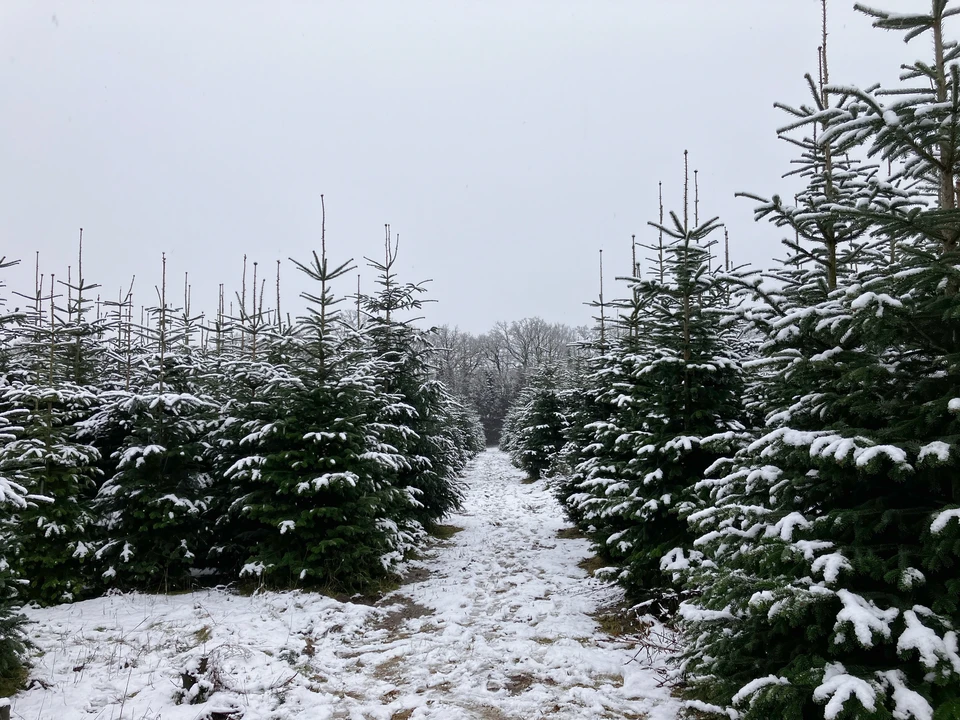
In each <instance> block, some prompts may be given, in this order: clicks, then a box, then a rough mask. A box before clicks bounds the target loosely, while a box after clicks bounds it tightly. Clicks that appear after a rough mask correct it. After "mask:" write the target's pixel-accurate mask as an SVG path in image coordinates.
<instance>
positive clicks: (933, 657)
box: [897, 606, 960, 675]
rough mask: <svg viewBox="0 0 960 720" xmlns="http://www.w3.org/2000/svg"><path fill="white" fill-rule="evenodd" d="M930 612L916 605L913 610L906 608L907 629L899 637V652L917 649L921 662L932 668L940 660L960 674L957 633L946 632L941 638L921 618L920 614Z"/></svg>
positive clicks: (902, 653)
mask: <svg viewBox="0 0 960 720" xmlns="http://www.w3.org/2000/svg"><path fill="white" fill-rule="evenodd" d="M922 614H929V610H926V609H925V608H921V607H918V606H914V608H913V609H912V610H905V611H904V613H903V619H904V621H905V622H906V624H907V627H906V629H905V630H904V631H903V632H902V633H901V634H900V637H899V638H898V639H897V653H898V654H900V655H906V654H907V653H909V652H910V651H911V650H916V651H917V652H918V653H919V655H920V662H922V663H923V664H924V666H926V667H927V668H930V669H931V670H932V669H933V668H935V667H937V665H938V664H939V663H940V662H945V663H947V664H949V665H950V666H952V668H953V672H954V673H956V674H958V675H960V654H958V653H957V634H956V633H955V632H953V631H948V632H946V633H944V636H943V637H942V638H941V637H940V636H939V635H938V634H937V633H936V632H934V630H933V629H932V628H930V627H928V626H926V625H924V624H923V622H922V621H921V620H920V617H919V616H920V615H922Z"/></svg>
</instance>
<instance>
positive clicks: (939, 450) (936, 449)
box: [918, 440, 950, 463]
mask: <svg viewBox="0 0 960 720" xmlns="http://www.w3.org/2000/svg"><path fill="white" fill-rule="evenodd" d="M927 456H932V457H935V458H936V459H937V460H939V461H940V462H942V463H945V462H947V461H948V460H949V459H950V446H949V445H948V444H947V443H945V442H943V441H941V440H934V441H933V442H932V443H927V444H926V445H924V446H923V447H922V448H920V456H919V458H918V459H919V460H923V459H924V458H925V457H927Z"/></svg>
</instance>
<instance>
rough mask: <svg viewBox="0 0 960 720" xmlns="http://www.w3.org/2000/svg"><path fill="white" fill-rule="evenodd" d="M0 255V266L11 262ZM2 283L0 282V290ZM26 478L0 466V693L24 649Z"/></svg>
mask: <svg viewBox="0 0 960 720" xmlns="http://www.w3.org/2000/svg"><path fill="white" fill-rule="evenodd" d="M15 264H16V263H15V262H10V261H7V260H6V258H4V257H0V270H2V269H4V268H8V267H11V266H13V265H15ZM3 287H4V284H3V283H2V282H0V290H2V288H3ZM4 305H5V298H4V297H2V296H0V357H5V356H6V355H7V352H8V349H9V348H8V345H9V341H10V334H9V331H8V326H9V325H10V324H12V322H13V321H15V320H16V319H17V316H16V315H15V314H13V313H9V312H7V311H6V308H5V307H4ZM4 370H5V368H2V369H0V387H4V386H5V385H6V383H7V377H6V373H5V372H4ZM18 414H19V413H18V412H17V411H9V410H8V411H5V412H0V452H3V450H4V448H5V447H6V445H7V444H8V443H10V442H15V441H16V439H17V435H18V434H19V433H20V432H22V430H23V428H22V427H20V426H19V425H18V424H17V419H16V418H17V415H18ZM25 485H26V481H25V480H24V479H23V478H22V477H21V476H20V473H19V472H18V471H16V470H14V471H13V472H10V471H9V470H8V469H7V468H4V467H3V466H0V695H6V694H8V693H11V692H13V691H14V690H16V689H17V686H18V685H19V683H20V681H21V679H22V678H21V672H22V667H23V663H24V655H25V651H26V634H25V633H24V630H23V622H24V618H23V616H22V615H21V614H20V613H19V607H20V599H19V593H18V587H19V585H20V583H18V578H17V576H16V574H15V572H14V565H15V562H16V561H15V559H14V557H12V556H13V554H14V553H15V552H16V549H17V547H18V542H17V535H16V528H15V527H14V524H13V522H14V517H15V513H17V512H22V511H23V510H25V509H26V508H27V506H28V495H27V488H26V487H25Z"/></svg>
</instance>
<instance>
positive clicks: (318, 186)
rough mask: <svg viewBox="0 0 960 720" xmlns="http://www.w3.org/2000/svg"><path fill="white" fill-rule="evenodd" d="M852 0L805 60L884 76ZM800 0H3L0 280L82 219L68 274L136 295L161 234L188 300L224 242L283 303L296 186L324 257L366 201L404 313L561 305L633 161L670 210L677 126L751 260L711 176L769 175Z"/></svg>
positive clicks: (68, 246)
mask: <svg viewBox="0 0 960 720" xmlns="http://www.w3.org/2000/svg"><path fill="white" fill-rule="evenodd" d="M880 1H881V0H877V2H878V3H880ZM852 4H853V3H852V0H850V1H849V2H848V1H841V0H832V3H831V7H830V13H831V18H830V24H831V35H830V52H831V57H830V63H831V79H832V80H834V81H836V82H844V83H857V84H861V85H868V84H871V83H873V82H875V81H880V80H884V81H886V80H890V79H892V78H894V77H896V74H897V68H898V65H899V63H901V62H903V61H905V60H909V59H912V58H914V57H923V56H926V55H927V54H928V48H927V46H926V43H925V41H918V42H916V43H913V44H911V45H909V46H905V45H904V44H903V42H902V41H901V40H900V37H899V36H898V35H894V34H887V33H883V32H880V31H877V30H873V29H871V28H870V24H869V21H868V19H867V18H865V17H863V16H862V15H859V14H858V13H855V12H854V11H853V10H852ZM887 5H888V6H890V7H891V9H896V10H897V11H901V12H902V11H905V10H908V9H914V8H917V9H920V8H924V7H928V6H929V2H928V1H927V0H897V1H896V2H895V3H894V2H888V3H887ZM819 8H820V3H819V1H818V0H725V1H723V2H719V1H718V0H646V1H645V2H641V1H640V0H632V1H628V0H621V1H616V2H614V1H613V0H610V1H607V0H589V1H588V0H580V1H578V2H572V1H567V0H549V1H548V0H543V1H540V2H534V1H533V0H503V1H494V0H483V1H481V0H471V1H470V2H466V1H463V0H436V1H435V2H426V1H423V0H403V2H398V1H397V0H383V1H381V2H373V1H367V0H351V1H349V2H347V1H346V0H344V1H342V2H333V1H332V0H330V1H328V0H313V1H311V2H307V1H305V0H304V1H301V2H293V1H292V0H291V1H287V0H270V1H269V2H268V1H267V0H259V1H256V2H254V1H253V0H250V1H244V0H203V1H202V2H200V1H197V0H183V1H176V0H149V1H148V0H143V1H142V2H130V1H129V0H113V1H109V0H96V2H91V1H85V0H69V1H67V0H64V1H63V2H44V1H43V0H3V2H2V3H0V48H2V56H0V98H2V105H0V107H2V112H0V255H7V256H8V257H19V258H21V259H22V260H24V264H23V267H21V268H20V269H16V270H15V271H12V272H11V271H6V278H7V280H8V284H10V285H12V286H13V289H21V290H27V289H28V288H32V275H33V270H32V267H33V258H34V253H35V251H39V252H40V260H41V269H42V271H43V272H45V273H50V272H56V273H57V275H58V277H64V276H65V272H66V266H67V265H68V264H74V265H75V263H76V261H75V252H76V238H77V232H78V228H80V227H83V228H84V240H85V247H86V252H85V258H84V265H85V273H84V274H85V276H86V277H87V279H88V280H90V281H93V282H98V283H100V284H102V285H103V286H104V290H103V292H104V293H105V294H106V295H109V296H111V297H116V295H117V292H118V290H119V288H120V286H121V284H127V283H129V280H130V276H131V275H133V274H134V273H136V274H137V289H136V293H135V294H136V302H137V303H138V304H140V303H145V304H150V303H151V302H152V301H153V299H154V298H153V289H152V288H153V285H154V284H155V283H157V282H159V272H160V254H161V252H166V253H167V256H168V259H169V273H170V276H171V277H173V278H175V282H174V284H177V283H179V284H181V285H182V282H183V272H184V271H189V272H190V280H191V283H192V285H193V288H194V290H193V294H194V306H195V309H197V308H198V307H200V306H202V307H205V308H207V309H210V310H212V309H214V307H215V303H216V293H217V287H218V285H219V283H226V284H227V287H228V288H230V289H231V290H233V289H237V288H238V287H239V283H240V272H241V269H242V257H243V255H244V253H246V254H247V255H248V256H249V257H250V259H251V261H253V260H258V261H259V262H260V263H261V268H262V267H265V266H266V267H269V268H270V271H271V272H273V269H274V268H275V267H276V260H277V259H283V260H284V265H283V274H284V281H283V286H284V293H285V294H286V295H287V297H288V301H289V302H291V303H292V302H293V296H295V295H296V294H298V293H299V292H300V291H301V290H303V289H305V287H306V286H305V285H304V283H303V282H302V281H301V280H300V279H299V278H298V277H296V276H295V271H294V269H293V268H292V266H291V265H290V263H288V262H287V261H286V258H287V257H290V256H292V257H295V258H298V259H303V258H306V257H307V256H308V254H309V252H310V251H311V250H312V249H315V248H318V247H319V239H320V194H321V193H323V194H324V195H325V198H326V205H327V241H328V249H329V251H330V254H331V257H332V259H333V260H343V259H346V258H349V257H354V258H356V259H357V260H359V261H361V262H362V257H363V256H365V255H366V256H375V257H381V256H382V245H383V225H384V223H390V224H391V225H392V228H393V230H394V232H396V233H399V235H400V240H401V243H400V259H399V269H400V273H401V278H402V279H404V280H409V281H419V280H423V279H427V278H432V279H433V283H432V286H431V295H430V296H431V297H432V298H433V299H435V300H437V301H438V302H437V303H436V304H434V305H431V306H430V307H429V310H428V320H429V321H430V322H432V323H436V324H440V323H448V324H451V325H459V326H460V327H461V328H463V329H466V330H470V331H473V332H480V331H484V330H486V329H488V328H489V327H490V326H491V325H492V324H493V323H494V322H496V321H498V320H514V319H520V318H522V317H527V316H534V315H539V316H541V317H543V318H545V319H547V320H550V321H562V322H566V323H569V324H574V325H576V324H582V323H585V322H587V321H588V319H589V316H590V313H591V311H590V309H589V308H587V307H585V306H584V304H583V303H585V302H588V301H590V300H591V299H593V298H594V297H595V296H596V292H597V272H596V263H597V251H598V249H600V248H604V250H605V262H606V265H607V270H608V273H607V274H608V277H611V278H612V276H614V275H616V274H618V273H620V274H623V273H626V272H627V271H628V269H629V263H630V260H629V258H630V236H631V234H632V233H636V234H637V235H638V238H639V239H641V240H643V241H649V240H650V239H651V233H652V231H651V230H650V229H649V228H647V225H646V223H647V221H649V220H655V219H656V215H657V183H658V181H661V180H662V181H663V183H664V190H665V200H666V203H667V205H668V208H676V209H680V208H681V200H682V181H683V173H682V171H683V166H682V159H683V151H684V149H688V150H689V151H690V157H691V162H692V167H696V168H698V169H699V178H700V194H701V218H703V217H706V216H713V215H720V216H721V219H722V220H723V221H724V222H726V224H727V226H728V227H729V229H730V235H731V242H732V244H733V254H734V257H735V259H736V260H737V261H741V262H742V261H750V262H753V263H756V264H767V263H769V259H770V258H771V257H774V256H778V255H779V250H780V245H779V239H780V232H779V231H778V230H777V229H776V228H774V227H772V226H769V225H755V224H754V223H753V221H752V212H751V210H752V208H751V205H750V202H749V201H746V200H738V199H734V192H736V191H740V190H748V191H753V192H757V193H760V194H767V195H769V194H772V193H774V192H778V191H781V190H784V189H788V188H789V187H791V186H790V185H788V184H787V183H785V182H784V181H782V180H780V176H781V175H782V174H783V172H785V171H786V170H787V169H788V166H787V162H788V161H789V158H790V156H791V153H790V148H789V146H787V145H786V144H785V143H783V142H782V141H778V140H777V139H776V133H775V129H776V128H777V127H778V125H780V124H781V123H782V122H783V120H784V116H783V114H782V113H780V112H778V111H776V110H774V108H773V103H774V101H777V100H779V101H784V102H789V103H799V102H803V101H805V100H806V99H807V96H806V95H805V87H804V82H803V74H804V73H806V72H811V73H814V74H815V73H816V57H817V46H818V45H819V12H820V10H819ZM369 278H370V273H369V272H367V273H365V279H364V283H365V285H366V286H367V287H369V282H370V279H369ZM345 290H349V289H345ZM608 294H609V292H608Z"/></svg>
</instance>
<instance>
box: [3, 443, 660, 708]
mask: <svg viewBox="0 0 960 720" xmlns="http://www.w3.org/2000/svg"><path fill="white" fill-rule="evenodd" d="M520 480H521V474H520V473H519V472H518V471H516V470H514V469H513V468H511V467H510V465H509V463H508V461H507V458H506V456H505V455H503V454H502V453H500V452H497V451H487V452H485V453H483V454H482V455H481V456H480V457H479V458H477V460H475V461H474V462H473V463H472V464H471V467H470V469H469V471H468V475H467V483H468V485H469V489H468V494H467V498H466V502H465V506H464V512H463V513H462V514H459V515H456V516H454V517H452V518H451V519H450V521H449V522H451V523H452V524H454V525H457V526H459V527H462V528H463V532H460V533H458V534H456V535H454V536H453V537H452V538H451V539H450V540H448V541H444V542H440V543H438V544H437V545H436V546H435V547H434V548H433V549H432V550H431V551H430V552H429V553H428V556H427V557H426V558H425V559H424V560H423V561H422V562H418V563H412V564H411V565H412V567H411V568H410V570H411V576H412V577H414V578H416V581H414V582H410V583H408V584H405V585H404V586H403V587H401V588H400V589H399V590H398V591H396V592H395V593H392V594H391V595H389V596H387V598H385V599H384V600H383V601H381V602H380V603H379V604H378V606H376V607H370V606H367V605H362V604H354V603H342V602H338V601H336V600H333V599H330V598H327V597H324V596H322V595H317V594H313V593H305V592H284V593H272V592H271V593H263V594H259V595H255V596H253V597H243V596H238V595H233V594H230V593H226V592H220V591H204V592H195V593H191V594H187V595H174V596H155V595H114V596H111V597H105V598H101V599H98V600H90V601H86V602H81V603H76V604H73V605H64V606H61V607H57V608H51V609H44V610H30V611H29V616H30V618H31V620H33V621H34V622H35V623H36V624H35V625H32V626H31V636H32V638H33V640H34V642H35V643H36V644H37V646H38V648H39V650H40V651H41V652H42V654H41V655H39V657H37V658H36V659H35V667H34V668H33V671H32V673H31V678H33V680H34V682H33V687H32V688H31V689H30V690H28V691H26V692H24V693H21V694H20V695H17V696H16V697H14V698H13V699H12V705H13V708H12V716H13V718H27V719H29V720H40V719H42V718H57V719H58V720H72V719H73V718H97V719H102V720H107V719H113V720H119V719H120V718H129V719H130V720H153V719H159V718H162V719H163V720H200V719H201V718H206V719H209V720H227V719H228V718H230V719H231V720H232V719H233V718H240V717H242V718H243V719H244V720H254V719H260V718H264V719H268V718H272V719H275V720H285V719H287V718H304V720H307V719H309V720H324V719H325V718H338V719H339V718H342V719H344V720H408V719H413V720H418V719H422V720H427V719H435V720H458V719H460V718H476V719H483V720H506V719H510V720H532V719H534V718H544V717H548V718H557V719H558V720H559V719H563V718H570V719H573V718H576V719H577V720H583V719H585V718H620V719H623V718H649V720H674V719H675V718H676V717H677V711H678V703H677V701H675V700H674V699H672V698H671V697H670V695H669V692H668V691H667V690H665V689H662V688H658V687H657V677H656V674H655V672H654V670H653V669H652V668H651V667H649V666H648V665H644V664H642V663H641V662H630V660H631V658H633V657H634V654H635V651H632V650H631V648H630V646H629V645H628V644H626V643H623V642H620V641H617V640H614V639H612V638H609V637H606V636H604V635H602V634H601V633H600V632H599V630H598V627H597V625H596V623H595V622H594V621H593V620H592V619H591V618H590V613H591V612H592V611H594V610H596V608H597V607H598V606H599V605H601V604H603V603H606V602H609V601H610V600H611V599H612V598H613V597H614V596H615V591H613V590H611V589H609V588H606V587H604V586H603V585H601V584H600V583H599V582H598V581H595V580H593V579H590V578H588V577H587V574H586V573H585V572H584V571H583V570H581V569H579V568H578V567H577V563H578V562H579V561H580V560H582V559H583V558H586V557H588V556H589V550H588V545H587V543H586V541H584V540H569V539H558V537H557V531H558V530H560V529H561V528H563V527H565V526H566V523H565V522H564V520H563V518H562V514H561V511H560V508H559V507H558V505H557V504H556V502H555V501H554V500H553V498H552V497H551V496H550V492H549V490H548V489H547V488H546V487H545V486H544V484H543V483H536V484H533V485H524V484H521V482H520ZM195 678H196V679H199V681H200V682H197V683H196V684H193V685H192V688H191V689H190V690H184V685H187V686H190V685H191V684H192V683H193V681H194V679H195ZM196 693H199V695H198V696H197V697H193V698H192V699H194V700H198V699H202V700H203V702H199V703H196V704H190V700H191V695H192V694H196ZM178 700H179V704H178Z"/></svg>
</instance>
